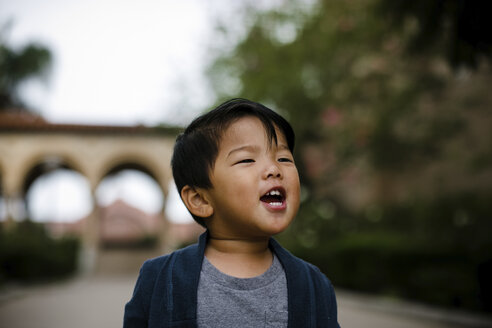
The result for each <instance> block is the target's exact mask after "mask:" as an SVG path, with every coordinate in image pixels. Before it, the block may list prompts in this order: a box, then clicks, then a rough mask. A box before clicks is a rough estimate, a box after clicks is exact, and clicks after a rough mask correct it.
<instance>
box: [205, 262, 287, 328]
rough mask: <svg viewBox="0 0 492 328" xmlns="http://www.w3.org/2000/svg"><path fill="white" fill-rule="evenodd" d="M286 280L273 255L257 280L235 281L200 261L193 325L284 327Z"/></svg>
mask: <svg viewBox="0 0 492 328" xmlns="http://www.w3.org/2000/svg"><path fill="white" fill-rule="evenodd" d="M287 317H288V313H287V280H286V278H285V271H284V269H283V268H282V264H281V263H280V261H279V260H278V258H277V257H276V256H274V258H273V263H272V265H271V266H270V268H269V269H268V270H267V271H266V272H265V273H263V274H262V275H260V276H258V277H253V278H236V277H232V276H229V275H226V274H224V273H222V272H220V271H219V270H218V269H217V268H215V267H214V266H213V265H212V264H211V263H210V262H209V261H208V260H207V258H206V257H204V259H203V265H202V271H201V272H200V281H199V283H198V308H197V323H198V327H200V328H208V327H214V328H217V327H254V328H258V327H287Z"/></svg>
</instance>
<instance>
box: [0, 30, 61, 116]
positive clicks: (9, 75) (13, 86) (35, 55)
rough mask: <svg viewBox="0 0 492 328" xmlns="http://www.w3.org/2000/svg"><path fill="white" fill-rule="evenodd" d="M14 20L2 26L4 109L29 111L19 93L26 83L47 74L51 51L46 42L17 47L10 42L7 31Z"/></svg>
mask: <svg viewBox="0 0 492 328" xmlns="http://www.w3.org/2000/svg"><path fill="white" fill-rule="evenodd" d="M10 25H11V23H10V22H8V23H7V24H4V25H3V26H2V27H0V111H2V110H14V109H15V110H24V111H25V110H27V106H26V104H25V103H24V102H23V101H22V99H21V98H20V95H19V88H20V87H21V85H22V83H23V82H26V81H27V80H29V79H31V78H43V77H46V76H47V73H48V70H49V68H50V64H51V52H50V51H49V50H48V49H47V48H46V47H44V46H43V45H40V44H37V43H29V44H26V45H24V46H22V47H14V46H12V45H10V44H9V43H8V40H7V36H6V34H7V32H8V31H9V28H10Z"/></svg>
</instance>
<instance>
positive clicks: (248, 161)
mask: <svg viewBox="0 0 492 328" xmlns="http://www.w3.org/2000/svg"><path fill="white" fill-rule="evenodd" d="M254 162H255V160H254V159H251V158H247V159H243V160H240V161H239V162H237V163H236V164H242V163H254Z"/></svg>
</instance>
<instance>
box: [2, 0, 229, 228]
mask: <svg viewBox="0 0 492 328" xmlns="http://www.w3.org/2000/svg"><path fill="white" fill-rule="evenodd" d="M230 7H234V6H233V5H232V3H231V2H229V1H226V0H209V1H205V0H181V1H178V0H143V1H138V0H44V1H39V0H0V26H2V25H5V24H6V23H7V22H8V21H9V20H11V22H12V26H11V28H10V29H9V30H8V31H6V32H7V33H5V31H4V33H5V34H4V35H3V37H4V38H5V39H6V40H7V42H8V43H9V44H10V45H13V46H16V47H17V46H22V45H24V44H26V43H28V42H32V41H35V42H39V43H41V44H43V45H45V46H46V47H47V48H49V49H50V51H51V52H52V55H53V65H52V67H51V71H50V74H49V78H48V79H47V81H45V83H42V82H40V81H38V80H32V81H29V82H28V83H26V84H25V85H24V86H23V88H22V94H23V96H24V97H23V98H24V99H25V100H26V101H27V102H28V104H30V105H31V106H32V107H33V108H35V109H37V110H38V111H39V112H40V113H41V114H42V115H43V116H44V117H45V118H47V119H48V120H50V121H53V122H60V123H79V124H116V125H133V124H140V123H143V124H146V125H154V124H158V123H162V122H168V123H177V124H186V123H188V122H189V121H190V120H191V119H192V118H193V117H194V116H196V114H197V113H198V112H200V111H203V110H204V109H205V108H207V107H208V106H210V104H211V103H213V100H214V98H213V94H212V92H211V91H210V89H209V87H208V84H207V81H206V79H205V77H204V74H203V72H204V70H205V68H206V65H207V61H208V60H210V59H209V58H208V52H209V49H210V48H209V47H210V42H211V39H212V34H213V29H214V22H213V19H212V16H214V17H217V12H219V15H221V14H220V12H221V11H222V12H224V10H226V11H227V10H232V9H230ZM224 8H226V9H224ZM227 8H229V9H227ZM156 188H157V189H156ZM172 190H173V191H172V192H171V193H170V196H169V199H168V203H167V208H168V216H170V217H171V218H174V219H175V220H177V221H189V220H191V219H190V216H189V214H187V212H186V210H185V209H184V206H183V205H182V203H180V202H181V201H180V199H179V196H178V195H177V193H176V191H175V189H172ZM117 198H122V199H123V200H125V201H127V202H128V203H130V204H131V205H134V206H136V207H138V208H140V209H142V210H145V211H147V212H155V211H156V209H157V210H160V209H161V208H162V202H163V200H162V193H161V191H160V190H159V189H158V187H156V184H155V182H153V181H152V180H151V179H150V178H148V177H146V176H145V175H142V174H140V173H138V172H133V173H128V172H126V173H124V174H120V175H119V176H118V177H116V178H113V179H108V180H106V181H104V183H103V184H101V186H100V188H99V190H98V194H97V199H98V201H99V202H100V203H101V204H102V205H107V204H109V203H111V202H112V201H114V200H116V199H117ZM28 201H29V212H30V214H31V216H32V217H33V219H35V220H46V219H48V218H51V219H53V220H57V221H63V220H68V221H71V220H75V219H78V218H80V217H82V216H84V215H86V214H87V212H88V211H90V209H91V208H92V200H91V199H90V194H89V193H88V187H87V182H86V181H85V180H84V178H83V177H82V176H80V175H78V174H77V173H74V172H64V171H59V172H55V173H53V174H50V175H46V176H44V177H42V178H40V179H38V180H37V181H36V182H35V183H34V184H33V186H32V188H31V190H30V191H29V195H28ZM0 216H1V215H0Z"/></svg>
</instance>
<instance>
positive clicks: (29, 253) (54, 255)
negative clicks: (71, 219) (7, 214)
mask: <svg viewBox="0 0 492 328" xmlns="http://www.w3.org/2000/svg"><path fill="white" fill-rule="evenodd" d="M78 251H79V240H78V239H77V238H75V237H68V236H67V237H63V238H61V239H53V238H51V237H50V236H48V234H47V233H46V231H45V228H44V226H43V225H42V224H40V223H35V222H32V221H30V220H24V221H21V222H18V223H17V224H15V225H13V226H12V227H10V228H8V229H7V228H4V227H3V226H0V284H2V283H5V282H8V281H20V282H38V281H47V280H53V279H57V278H60V277H65V276H68V275H70V274H73V273H75V270H76V266H77V256H78Z"/></svg>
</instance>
